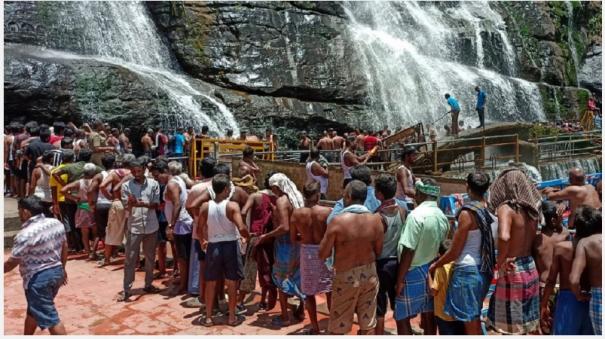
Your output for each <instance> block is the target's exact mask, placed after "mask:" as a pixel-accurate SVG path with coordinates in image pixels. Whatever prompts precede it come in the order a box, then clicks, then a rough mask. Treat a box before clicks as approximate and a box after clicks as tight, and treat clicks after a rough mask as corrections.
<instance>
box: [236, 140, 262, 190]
mask: <svg viewBox="0 0 605 339" xmlns="http://www.w3.org/2000/svg"><path fill="white" fill-rule="evenodd" d="M259 174H260V168H259V167H258V166H257V165H256V163H254V150H253V149H252V147H250V146H246V148H244V152H243V157H242V160H241V161H240V163H239V177H240V178H243V177H245V176H246V175H251V176H252V177H253V178H254V182H256V181H257V180H256V176H257V175H259Z"/></svg>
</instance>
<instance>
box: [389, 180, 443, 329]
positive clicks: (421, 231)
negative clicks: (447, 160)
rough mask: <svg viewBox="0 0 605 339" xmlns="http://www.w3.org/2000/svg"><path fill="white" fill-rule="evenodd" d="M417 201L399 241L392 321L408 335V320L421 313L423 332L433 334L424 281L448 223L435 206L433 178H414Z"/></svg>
mask: <svg viewBox="0 0 605 339" xmlns="http://www.w3.org/2000/svg"><path fill="white" fill-rule="evenodd" d="M415 188H416V201H417V202H418V203H419V205H418V207H416V208H415V209H414V210H413V211H412V212H410V214H409V215H408V217H407V219H406V223H405V227H404V229H403V232H402V233H401V237H400V238H399V244H398V246H397V255H398V256H399V273H398V275H397V285H396V288H397V289H396V295H397V299H396V301H395V320H396V321H397V334H400V335H401V334H404V335H411V334H412V327H411V325H410V319H411V318H414V317H415V316H416V315H417V314H419V313H420V314H421V316H422V318H423V319H422V320H423V321H424V324H425V329H424V334H429V335H435V334H436V332H435V324H434V316H433V297H432V295H431V293H430V290H429V286H428V284H427V278H428V274H429V266H430V264H431V263H432V262H433V260H434V259H435V258H436V257H437V254H438V252H439V245H440V244H441V242H443V240H444V239H445V237H446V236H447V233H448V230H449V223H448V221H447V218H446V216H445V214H443V212H442V211H441V210H440V209H439V207H438V206H437V199H439V193H440V188H439V186H438V184H437V182H436V181H435V180H434V179H431V178H426V179H423V180H421V181H417V182H416V184H415Z"/></svg>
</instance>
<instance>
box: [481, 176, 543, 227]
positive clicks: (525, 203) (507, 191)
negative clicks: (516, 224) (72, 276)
mask: <svg viewBox="0 0 605 339" xmlns="http://www.w3.org/2000/svg"><path fill="white" fill-rule="evenodd" d="M504 204H508V205H509V206H510V207H511V208H513V209H515V210H516V211H519V210H520V209H524V210H525V211H526V212H527V214H528V215H529V216H530V218H532V219H534V220H538V219H540V204H542V195H541V194H540V192H539V191H538V189H537V188H536V185H534V184H533V183H532V182H531V181H530V179H529V177H528V176H527V174H525V173H524V172H523V171H521V170H520V169H518V168H510V169H506V170H504V171H502V173H500V175H499V176H498V178H496V180H495V181H494V183H493V184H492V185H491V186H490V188H489V202H488V205H489V209H490V210H491V211H492V212H494V213H495V211H496V209H498V207H500V206H502V205H504Z"/></svg>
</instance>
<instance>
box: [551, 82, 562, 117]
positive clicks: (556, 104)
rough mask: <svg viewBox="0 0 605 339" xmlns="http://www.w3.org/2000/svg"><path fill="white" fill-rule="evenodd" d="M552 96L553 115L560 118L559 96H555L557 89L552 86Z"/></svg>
mask: <svg viewBox="0 0 605 339" xmlns="http://www.w3.org/2000/svg"><path fill="white" fill-rule="evenodd" d="M552 96H553V98H554V100H555V114H556V115H555V116H556V119H557V120H561V104H559V98H557V89H556V88H554V87H553V88H552Z"/></svg>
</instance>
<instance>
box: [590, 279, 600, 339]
mask: <svg viewBox="0 0 605 339" xmlns="http://www.w3.org/2000/svg"><path fill="white" fill-rule="evenodd" d="M590 294H591V298H590V320H591V321H592V329H593V330H594V334H596V335H601V334H602V333H603V332H602V326H603V314H602V313H601V312H602V307H603V299H602V291H601V288H600V287H593V288H592V289H591V290H590Z"/></svg>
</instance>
